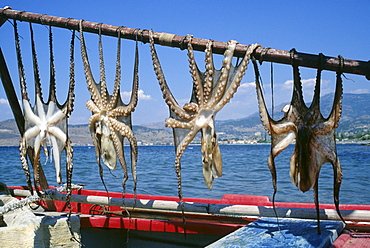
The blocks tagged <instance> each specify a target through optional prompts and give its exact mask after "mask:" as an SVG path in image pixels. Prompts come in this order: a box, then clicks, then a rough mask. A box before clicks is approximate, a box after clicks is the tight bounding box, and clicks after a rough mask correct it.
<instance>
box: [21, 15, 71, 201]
mask: <svg viewBox="0 0 370 248" xmlns="http://www.w3.org/2000/svg"><path fill="white" fill-rule="evenodd" d="M30 32H31V49H32V59H33V69H34V70H33V71H34V82H35V94H36V100H35V105H34V107H32V106H31V104H30V102H29V98H28V94H27V89H26V79H25V74H24V66H23V62H22V55H21V48H20V43H19V35H18V30H17V23H16V21H14V33H15V45H16V51H17V60H18V70H19V79H20V86H21V93H22V104H23V111H24V119H25V132H24V134H23V136H22V139H21V141H20V156H21V162H22V167H23V170H24V172H25V174H26V177H27V184H28V186H29V188H30V191H31V193H32V185H31V177H30V172H29V166H28V162H27V157H29V159H30V160H31V163H32V165H33V166H34V178H35V188H36V191H37V192H38V193H39V190H38V185H40V181H39V170H40V169H41V168H40V151H41V147H43V149H44V153H45V156H46V157H47V158H48V156H49V146H51V149H50V151H51V153H52V156H53V158H54V164H55V170H56V179H57V180H56V181H57V183H59V184H60V183H62V173H61V168H60V162H61V155H62V151H63V150H66V168H67V193H68V196H69V195H70V193H71V180H72V169H73V164H72V156H73V149H72V142H71V140H70V139H69V137H68V117H69V116H70V114H71V113H72V111H73V101H74V83H75V82H74V56H73V53H74V32H72V40H71V46H70V82H69V91H68V97H67V100H66V102H65V103H64V104H63V105H61V104H59V103H58V101H57V98H56V81H55V68H54V56H53V40H52V30H51V27H50V28H49V46H50V86H49V99H48V101H47V102H45V101H44V100H43V97H42V92H41V81H40V76H39V70H38V62H37V56H36V48H35V42H34V38H33V30H32V25H31V23H30Z"/></svg>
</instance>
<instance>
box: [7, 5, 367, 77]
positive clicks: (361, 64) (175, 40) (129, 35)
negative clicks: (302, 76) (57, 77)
mask: <svg viewBox="0 0 370 248" xmlns="http://www.w3.org/2000/svg"><path fill="white" fill-rule="evenodd" d="M0 18H9V19H14V20H20V21H26V22H32V23H39V24H42V25H50V26H55V27H60V28H67V29H75V30H79V23H80V20H77V19H73V18H63V17H57V16H50V15H45V14H36V13H31V12H26V11H17V10H12V9H5V8H4V9H2V8H0ZM82 26H83V30H84V32H91V33H98V32H99V30H100V31H101V33H102V34H103V35H108V36H113V37H117V36H118V30H119V31H120V32H121V38H123V39H130V40H138V41H142V42H144V43H147V42H148V40H149V32H148V30H146V29H134V28H128V27H123V26H115V25H108V24H102V23H97V22H89V21H83V22H82ZM153 38H154V43H155V44H159V45H162V46H170V47H177V48H180V49H184V48H186V46H187V41H186V40H185V37H184V36H181V35H175V34H168V33H160V32H153ZM207 42H208V39H201V38H196V37H194V38H193V39H192V40H191V44H192V46H193V49H194V50H195V51H202V52H203V51H204V50H205V47H206V44H207ZM226 44H227V42H221V41H213V45H212V46H213V47H212V52H213V53H216V54H223V53H224V52H225V49H226ZM248 47H249V46H248V45H243V44H238V45H237V46H236V49H235V52H234V56H236V57H244V55H245V52H246V51H247V49H248ZM253 55H254V56H255V57H256V59H260V60H263V61H268V62H274V63H281V64H287V65H290V64H291V62H292V61H291V54H290V51H284V50H279V49H273V48H267V47H265V48H263V47H258V48H257V49H256V50H255V51H254V53H253ZM318 59H319V55H315V54H308V53H300V52H297V53H295V54H294V60H295V63H296V65H297V66H303V67H308V68H317V66H318ZM324 61H325V63H324V64H323V70H330V71H337V70H338V68H339V66H340V59H339V58H335V57H329V56H324ZM342 72H343V73H352V74H357V75H364V76H366V78H367V79H368V80H370V63H369V61H360V60H352V59H344V61H343V68H342Z"/></svg>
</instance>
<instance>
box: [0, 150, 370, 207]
mask: <svg viewBox="0 0 370 248" xmlns="http://www.w3.org/2000/svg"><path fill="white" fill-rule="evenodd" d="M73 149H74V153H73V164H74V169H73V177H72V182H73V183H74V184H80V185H83V187H84V188H85V189H90V190H102V191H104V190H105V189H104V186H103V183H102V181H101V178H100V176H99V169H98V165H97V164H96V157H95V150H94V147H90V146H81V147H79V146H76V147H74V148H73ZM220 149H221V153H222V160H223V175H222V177H220V178H216V179H215V180H214V186H213V189H212V190H209V189H208V188H207V187H206V185H205V183H204V181H203V175H202V157H201V150H200V146H197V145H190V146H189V147H188V148H187V149H186V151H185V153H184V154H183V157H182V160H181V164H182V170H181V174H182V189H183V196H184V197H197V198H212V199H219V198H222V196H223V195H225V194H237V195H264V196H269V197H270V198H271V197H272V194H273V187H272V181H271V174H270V171H269V169H268V167H267V157H268V155H269V153H270V145H269V144H261V145H221V146H220ZM293 149H294V145H290V146H289V147H288V148H287V149H286V150H284V151H283V152H282V153H281V154H279V155H278V156H277V158H276V159H275V162H276V168H277V187H278V192H277V195H276V201H280V202H307V203H312V202H313V191H312V190H310V191H307V192H305V193H302V192H301V191H299V190H298V189H297V187H296V186H295V185H294V184H292V183H291V181H290V178H289V159H290V156H291V154H292V152H293ZM337 153H338V157H339V160H340V163H341V166H342V169H343V182H342V186H341V190H340V196H339V199H340V203H341V204H370V146H367V145H361V144H357V143H355V144H337ZM125 156H126V161H127V163H128V167H130V151H129V147H125ZM63 157H65V154H63ZM19 158H20V156H19V150H18V147H0V182H2V183H5V184H6V185H8V186H14V185H26V177H25V175H24V172H23V170H22V167H21V162H20V159H19ZM51 160H52V159H51V157H50V156H49V157H48V158H47V157H45V156H42V157H41V165H42V167H43V169H44V171H45V174H46V177H47V180H48V182H49V185H51V186H59V185H58V184H57V182H56V176H55V168H54V164H53V161H51ZM174 160H175V149H174V147H173V146H139V155H138V162H137V166H136V169H137V177H138V183H137V193H138V194H149V195H162V196H177V179H176V173H175V167H174ZM63 165H64V166H63ZM62 170H63V180H65V178H66V177H65V158H63V161H62ZM122 178H123V171H122V169H121V167H120V166H119V165H117V169H116V170H113V171H111V170H109V169H108V168H107V167H105V166H104V181H105V183H106V185H107V188H108V190H109V191H111V192H122ZM133 186H134V183H133V180H132V175H131V170H130V169H129V180H128V181H127V189H126V192H128V193H132V192H133ZM319 201H320V203H333V168H332V166H331V164H330V163H326V164H324V165H323V167H322V169H321V172H320V177H319Z"/></svg>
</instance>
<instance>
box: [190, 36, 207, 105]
mask: <svg viewBox="0 0 370 248" xmlns="http://www.w3.org/2000/svg"><path fill="white" fill-rule="evenodd" d="M186 40H187V41H188V57H189V59H188V61H189V68H190V74H191V77H192V78H193V85H194V86H193V87H194V88H195V92H196V98H197V102H198V104H199V106H200V107H203V103H204V99H203V97H204V93H203V85H201V79H200V75H199V74H200V72H199V69H198V66H197V64H196V63H195V58H194V52H193V46H192V45H191V35H189V34H188V35H186Z"/></svg>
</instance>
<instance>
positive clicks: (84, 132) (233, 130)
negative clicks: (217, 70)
mask: <svg viewBox="0 0 370 248" xmlns="http://www.w3.org/2000/svg"><path fill="white" fill-rule="evenodd" d="M332 99H333V95H332V94H329V95H325V96H323V97H322V98H321V109H322V112H323V114H324V116H327V115H328V114H329V112H330V110H331V107H332ZM342 101H343V104H342V109H343V111H342V117H341V120H340V122H339V127H338V128H337V132H338V133H343V134H346V135H354V134H356V133H357V132H359V131H361V132H364V131H368V130H369V129H370V128H369V127H370V104H369V103H370V94H344V95H343V100H342ZM285 104H287V103H284V104H280V105H278V106H276V107H275V110H276V111H275V113H274V119H276V120H277V119H279V118H281V117H282V113H281V112H280V110H281V109H282V107H283V106H284V105H285ZM216 130H217V133H218V138H219V139H220V140H227V139H253V138H261V137H262V136H264V135H265V133H266V132H265V131H264V129H263V127H262V125H261V122H260V119H259V114H258V112H256V113H254V114H252V115H250V116H248V117H246V118H242V119H235V120H226V121H220V120H217V121H216ZM133 131H134V133H135V135H136V138H137V141H138V144H139V145H145V144H150V145H168V144H171V143H172V142H173V139H172V130H171V129H170V128H166V127H164V122H163V123H151V124H146V125H141V126H137V125H134V126H133ZM69 135H70V138H71V140H72V142H73V143H74V144H75V145H91V143H92V142H91V137H90V133H89V129H88V127H87V125H70V126H69ZM196 139H197V140H199V137H198V138H196ZM19 140H20V135H19V132H18V129H17V127H16V124H15V122H14V120H6V121H1V122H0V146H17V145H18V144H19Z"/></svg>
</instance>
